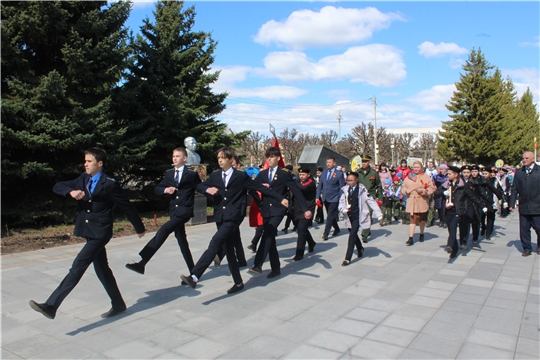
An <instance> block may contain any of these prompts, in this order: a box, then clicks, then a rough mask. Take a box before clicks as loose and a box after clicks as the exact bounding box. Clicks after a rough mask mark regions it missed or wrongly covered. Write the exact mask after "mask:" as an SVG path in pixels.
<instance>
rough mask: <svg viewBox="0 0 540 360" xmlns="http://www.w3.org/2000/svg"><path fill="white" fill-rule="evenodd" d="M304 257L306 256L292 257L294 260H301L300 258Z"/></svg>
mask: <svg viewBox="0 0 540 360" xmlns="http://www.w3.org/2000/svg"><path fill="white" fill-rule="evenodd" d="M303 258H304V257H303V256H298V255H295V256H294V257H293V258H292V260H293V261H300V260H302V259H303Z"/></svg>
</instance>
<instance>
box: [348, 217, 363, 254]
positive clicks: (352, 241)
mask: <svg viewBox="0 0 540 360" xmlns="http://www.w3.org/2000/svg"><path fill="white" fill-rule="evenodd" d="M348 216H349V221H350V222H351V228H350V229H349V242H348V244H347V252H346V253H345V260H349V261H350V260H351V258H352V255H353V252H354V247H355V246H356V250H357V251H358V255H360V254H361V253H362V249H363V248H364V246H362V242H361V241H360V238H359V237H358V231H359V230H360V219H359V214H348Z"/></svg>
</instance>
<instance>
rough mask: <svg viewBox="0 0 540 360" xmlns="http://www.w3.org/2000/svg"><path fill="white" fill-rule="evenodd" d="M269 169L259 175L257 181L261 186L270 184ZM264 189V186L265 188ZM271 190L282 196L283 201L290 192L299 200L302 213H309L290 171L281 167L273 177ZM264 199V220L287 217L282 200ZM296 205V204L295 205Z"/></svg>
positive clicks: (262, 210) (262, 208) (262, 213)
mask: <svg viewBox="0 0 540 360" xmlns="http://www.w3.org/2000/svg"><path fill="white" fill-rule="evenodd" d="M268 171H269V170H268V169H266V170H263V171H261V172H260V173H259V175H257V177H256V178H255V181H256V182H257V183H258V184H259V185H260V186H263V185H262V184H264V183H268ZM263 187H264V186H263ZM270 189H272V190H273V191H275V192H276V193H278V194H279V195H281V199H283V198H287V196H288V191H289V190H290V191H291V192H292V194H293V195H294V196H295V197H296V198H297V199H298V208H299V210H301V211H302V212H306V211H308V206H307V204H306V200H305V199H304V195H302V191H301V190H300V188H299V187H298V185H297V184H296V182H295V181H294V180H293V177H292V174H291V173H290V172H288V171H285V170H283V169H282V168H280V167H279V166H278V167H277V170H276V173H275V174H274V176H273V180H272V183H271V184H270ZM264 195H265V194H264V193H263V198H262V207H261V215H262V217H263V218H270V217H274V216H285V215H286V214H287V208H285V207H283V205H281V204H280V203H281V199H280V200H278V199H275V198H267V197H264ZM295 205H296V204H295Z"/></svg>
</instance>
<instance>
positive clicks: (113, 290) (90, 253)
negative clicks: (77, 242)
mask: <svg viewBox="0 0 540 360" xmlns="http://www.w3.org/2000/svg"><path fill="white" fill-rule="evenodd" d="M109 240H110V239H107V240H103V239H86V244H84V246H83V248H82V249H81V251H80V252H79V253H78V254H77V256H76V257H75V260H73V264H72V265H71V269H69V273H68V274H67V276H66V277H65V278H64V280H62V282H61V283H60V285H58V287H57V288H56V290H54V292H53V293H52V294H51V296H49V298H48V299H47V301H46V302H45V303H46V304H47V305H51V306H52V307H54V309H55V310H57V309H58V307H59V306H60V304H62V301H64V299H65V298H66V296H68V294H69V293H70V292H71V290H73V289H74V288H75V286H76V285H77V284H78V283H79V281H80V280H81V278H82V276H83V275H84V273H85V271H86V269H88V266H90V264H92V263H93V264H94V270H95V272H96V275H97V277H98V279H99V281H101V284H102V285H103V287H104V288H105V291H107V294H108V295H109V297H110V298H111V304H112V307H113V308H115V309H121V308H125V307H126V303H125V302H124V300H123V299H122V295H121V294H120V290H119V289H118V285H117V284H116V279H115V278H114V275H113V273H112V270H111V268H110V267H109V263H108V261H107V251H106V250H105V245H107V243H108V242H109Z"/></svg>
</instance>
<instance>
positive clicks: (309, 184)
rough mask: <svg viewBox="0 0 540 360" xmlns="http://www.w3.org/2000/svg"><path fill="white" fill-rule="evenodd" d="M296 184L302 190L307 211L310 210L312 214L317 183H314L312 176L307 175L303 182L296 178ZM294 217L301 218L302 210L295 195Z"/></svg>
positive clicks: (302, 217)
mask: <svg viewBox="0 0 540 360" xmlns="http://www.w3.org/2000/svg"><path fill="white" fill-rule="evenodd" d="M296 184H297V185H298V187H299V188H300V190H301V191H302V195H304V199H305V200H306V202H307V206H308V209H309V211H311V213H312V214H314V213H315V196H316V193H317V184H316V183H315V180H314V179H313V178H312V177H309V178H308V179H307V180H306V181H305V182H301V181H300V179H298V180H296ZM294 219H295V220H303V219H305V217H304V212H303V211H302V210H301V207H300V203H299V201H298V199H297V198H296V197H294Z"/></svg>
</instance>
